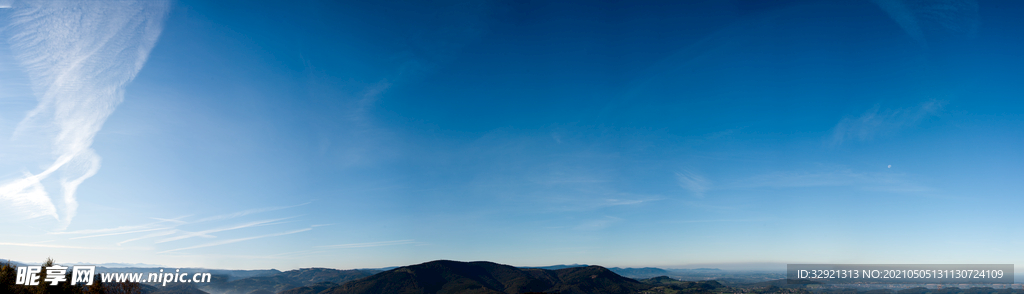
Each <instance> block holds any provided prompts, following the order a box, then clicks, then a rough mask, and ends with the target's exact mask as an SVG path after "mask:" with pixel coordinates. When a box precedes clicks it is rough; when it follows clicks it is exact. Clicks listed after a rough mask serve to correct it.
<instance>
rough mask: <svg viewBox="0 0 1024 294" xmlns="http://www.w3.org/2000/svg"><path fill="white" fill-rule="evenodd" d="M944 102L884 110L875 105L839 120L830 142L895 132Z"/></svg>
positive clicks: (863, 138)
mask: <svg viewBox="0 0 1024 294" xmlns="http://www.w3.org/2000/svg"><path fill="white" fill-rule="evenodd" d="M945 104H946V102H945V101H938V100H931V101H928V102H924V103H921V104H920V105H917V106H915V107H909V108H899V109H885V110H882V109H880V107H879V106H877V105H876V106H875V107H872V108H871V109H869V110H868V111H866V112H864V113H863V114H861V115H860V116H859V117H856V118H852V117H847V118H844V119H842V120H840V121H839V123H838V124H836V126H835V127H834V128H832V136H831V138H830V143H831V144H832V145H840V144H842V143H843V142H846V141H850V140H859V141H864V140H870V139H872V138H874V137H875V136H877V135H882V134H889V133H893V132H897V131H899V130H901V129H904V128H908V127H911V126H914V125H916V124H918V123H919V122H921V121H922V120H924V119H925V118H928V117H930V116H933V115H936V114H938V113H939V112H940V111H941V110H942V107H943V106H945Z"/></svg>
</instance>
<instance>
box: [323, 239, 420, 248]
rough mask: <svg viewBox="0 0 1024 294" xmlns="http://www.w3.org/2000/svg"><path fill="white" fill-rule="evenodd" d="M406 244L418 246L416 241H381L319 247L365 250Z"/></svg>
mask: <svg viewBox="0 0 1024 294" xmlns="http://www.w3.org/2000/svg"><path fill="white" fill-rule="evenodd" d="M406 244H417V242H416V241H415V240H395V241H381V242H366V243H349V244H337V245H324V246H317V247H322V248H365V247H381V246H392V245H406Z"/></svg>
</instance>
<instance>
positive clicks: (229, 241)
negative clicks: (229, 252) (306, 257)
mask: <svg viewBox="0 0 1024 294" xmlns="http://www.w3.org/2000/svg"><path fill="white" fill-rule="evenodd" d="M312 229H313V228H305V229H299V230H294V231H287V232H282V233H274V234H267V235H260V236H252V237H244V238H237V239H230V240H224V241H217V242H211V243H205V244H200V245H195V246H189V247H182V248H177V249H171V250H164V251H160V252H157V253H170V252H176V251H182V250H189V249H198V248H205V247H212V246H219V245H225V244H231V243H237V242H242V241H249V240H255V239H261V238H267V237H277V236H284V235H291V234H295V233H301V232H305V231H309V230H312Z"/></svg>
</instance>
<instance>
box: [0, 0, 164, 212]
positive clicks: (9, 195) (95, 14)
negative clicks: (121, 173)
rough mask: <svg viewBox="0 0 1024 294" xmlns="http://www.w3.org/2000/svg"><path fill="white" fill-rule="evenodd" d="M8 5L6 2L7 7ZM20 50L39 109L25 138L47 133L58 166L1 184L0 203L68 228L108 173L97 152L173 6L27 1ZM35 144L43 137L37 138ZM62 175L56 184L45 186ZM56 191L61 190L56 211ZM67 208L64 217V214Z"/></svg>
mask: <svg viewBox="0 0 1024 294" xmlns="http://www.w3.org/2000/svg"><path fill="white" fill-rule="evenodd" d="M0 4H3V3H0ZM6 6H7V7H11V9H12V11H10V12H9V13H10V15H11V18H10V24H9V25H8V27H6V28H5V31H7V32H14V33H13V35H11V36H10V40H9V43H10V44H11V49H12V52H13V53H14V55H15V58H16V59H17V60H18V61H19V62H20V63H21V66H22V67H23V68H24V70H25V72H26V73H27V76H28V77H29V80H30V81H31V88H32V91H33V92H34V94H35V96H36V98H37V99H38V101H39V103H38V105H37V106H36V107H35V108H34V109H32V110H31V111H30V112H28V114H27V115H26V116H25V117H24V119H23V120H22V121H21V122H20V123H19V124H18V126H17V129H16V130H15V134H14V139H12V140H16V139H18V137H19V134H23V133H32V134H47V137H46V138H45V139H44V140H46V141H48V143H47V144H46V145H48V146H49V150H48V151H49V153H50V154H49V156H48V157H49V158H51V159H52V162H51V163H49V164H45V163H43V165H44V166H48V167H47V168H46V169H45V170H44V171H42V172H40V173H35V174H33V173H27V174H25V175H23V176H22V177H20V178H16V179H13V180H9V181H6V182H5V183H3V186H0V202H3V203H4V205H3V206H6V207H8V208H11V209H10V210H13V211H34V212H33V213H29V214H28V215H24V217H29V218H35V217H52V218H53V219H55V220H58V221H59V224H60V227H61V229H63V228H67V226H68V225H69V224H70V223H71V220H72V219H73V218H74V216H75V213H76V210H77V208H78V200H77V199H76V196H75V195H76V191H77V189H78V187H79V185H80V184H82V182H83V181H85V180H86V179H88V178H90V177H92V176H93V175H95V174H96V172H97V171H98V170H99V168H100V157H99V155H97V154H96V153H95V152H94V151H93V149H92V148H91V147H90V146H91V145H92V141H93V137H94V136H95V135H96V133H97V132H98V131H99V130H100V128H101V127H102V126H103V123H104V121H106V119H107V117H108V116H110V114H111V113H112V112H113V111H114V109H115V108H116V107H117V105H118V104H119V103H120V102H121V101H122V100H123V98H124V88H125V86H126V85H127V84H128V83H129V82H130V81H131V80H132V79H133V78H134V77H135V75H136V74H137V73H138V72H139V70H141V69H142V66H143V64H145V62H146V59H147V57H148V55H149V52H150V50H151V49H152V48H153V46H154V45H155V44H156V40H157V38H158V37H159V35H160V32H161V30H162V28H163V19H164V17H165V15H166V14H167V11H168V2H166V1H159V0H153V1H143V0H138V1H131V0H125V1H24V2H17V3H13V4H11V3H10V2H8V3H7V5H6ZM33 138H36V139H38V138H37V137H35V136H33ZM52 175H57V179H56V181H54V185H53V186H47V185H46V184H45V183H46V182H44V181H43V179H46V178H48V177H50V176H52ZM48 191H60V193H61V194H62V197H61V199H62V201H61V202H59V203H60V204H61V205H59V206H57V205H55V202H54V201H53V200H52V199H50V196H49V193H48ZM58 208H59V213H58Z"/></svg>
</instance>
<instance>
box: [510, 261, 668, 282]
mask: <svg viewBox="0 0 1024 294" xmlns="http://www.w3.org/2000/svg"><path fill="white" fill-rule="evenodd" d="M588 266H590V265H586V264H568V265H567V264H559V265H551V266H536V267H519V268H521V269H546V270H560V269H565V268H574V267H588ZM608 270H610V271H612V272H613V273H616V274H619V275H620V276H623V277H627V278H633V279H646V278H652V277H657V276H667V275H668V274H669V271H666V270H663V269H660V268H655V267H643V268H632V267H627V268H621V267H613V268H609V269H608Z"/></svg>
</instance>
